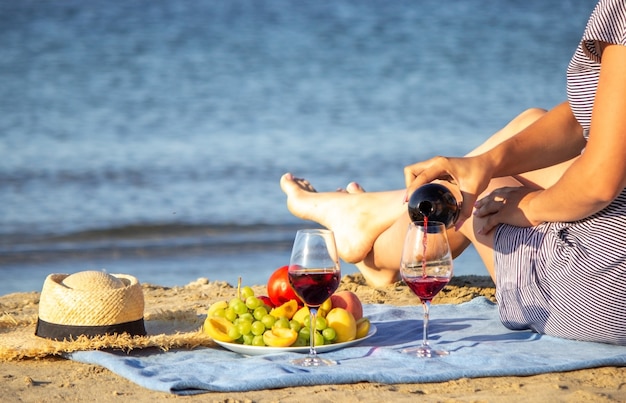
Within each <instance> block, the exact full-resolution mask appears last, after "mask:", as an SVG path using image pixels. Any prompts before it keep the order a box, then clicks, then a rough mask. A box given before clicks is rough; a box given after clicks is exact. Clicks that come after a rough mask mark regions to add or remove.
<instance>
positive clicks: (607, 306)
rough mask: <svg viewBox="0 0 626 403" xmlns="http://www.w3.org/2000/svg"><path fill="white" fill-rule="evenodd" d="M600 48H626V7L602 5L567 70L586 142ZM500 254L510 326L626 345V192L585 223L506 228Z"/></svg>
mask: <svg viewBox="0 0 626 403" xmlns="http://www.w3.org/2000/svg"><path fill="white" fill-rule="evenodd" d="M598 41H601V42H608V43H614V44H620V45H626V0H600V1H599V2H598V4H597V6H596V8H595V9H594V11H593V13H592V14H591V17H590V19H589V22H588V23H587V27H586V29H585V31H584V34H583V37H582V40H581V42H580V44H579V46H578V48H577V49H576V52H575V54H574V56H573V57H572V60H571V62H570V64H569V67H568V69H567V93H568V100H569V102H570V105H571V108H572V110H573V112H574V114H575V116H576V119H577V120H578V121H579V123H580V124H581V125H582V126H583V128H584V135H585V137H586V138H588V136H589V126H590V122H591V110H592V105H593V101H594V97H595V92H596V87H597V83H598V77H599V72H600V63H601V53H600V49H599V47H598ZM624 74H626V66H624ZM625 113H626V111H625ZM625 135H626V133H625ZM494 251H495V255H494V256H495V267H496V281H497V299H498V306H499V311H500V318H501V320H502V323H503V324H504V325H505V326H507V327H508V328H511V329H520V330H521V329H532V330H534V331H536V332H539V333H543V334H548V335H552V336H557V337H563V338H568V339H575V340H586V341H597V342H603V343H612V344H620V345H626V191H623V192H622V194H621V195H620V196H619V197H618V198H617V199H616V200H614V201H613V202H612V203H611V204H610V205H609V206H608V207H606V208H605V209H603V210H602V211H600V212H598V213H596V214H594V215H592V216H590V217H588V218H586V219H583V220H580V221H576V222H552V223H544V224H541V225H539V226H536V227H531V228H520V227H514V226H510V225H500V226H499V227H498V229H497V230H496V233H495V239H494Z"/></svg>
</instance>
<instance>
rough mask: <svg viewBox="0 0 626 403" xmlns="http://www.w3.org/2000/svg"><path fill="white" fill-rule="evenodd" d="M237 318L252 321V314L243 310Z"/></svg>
mask: <svg viewBox="0 0 626 403" xmlns="http://www.w3.org/2000/svg"><path fill="white" fill-rule="evenodd" d="M239 320H247V321H250V322H254V316H252V314H251V313H250V312H244V313H242V314H239Z"/></svg>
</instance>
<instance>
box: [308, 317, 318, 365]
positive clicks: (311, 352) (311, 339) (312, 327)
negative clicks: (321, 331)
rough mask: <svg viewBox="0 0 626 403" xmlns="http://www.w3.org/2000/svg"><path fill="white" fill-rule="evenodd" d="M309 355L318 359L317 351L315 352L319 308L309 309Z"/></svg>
mask: <svg viewBox="0 0 626 403" xmlns="http://www.w3.org/2000/svg"><path fill="white" fill-rule="evenodd" d="M309 312H310V314H309V320H310V321H311V322H310V324H309V346H310V349H309V355H310V356H311V357H312V358H315V357H317V351H315V324H316V323H317V308H311V307H309Z"/></svg>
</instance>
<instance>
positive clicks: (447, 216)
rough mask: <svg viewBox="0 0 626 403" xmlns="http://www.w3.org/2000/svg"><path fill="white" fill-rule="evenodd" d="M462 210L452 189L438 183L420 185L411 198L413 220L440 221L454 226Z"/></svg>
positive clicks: (410, 214)
mask: <svg viewBox="0 0 626 403" xmlns="http://www.w3.org/2000/svg"><path fill="white" fill-rule="evenodd" d="M460 212H461V210H460V208H459V204H458V203H457V201H456V198H455V197H454V195H453V194H452V192H450V190H449V189H448V188H447V187H445V186H443V185H440V184H438V183H428V184H426V185H423V186H420V187H419V188H417V189H416V190H415V192H413V194H412V195H411V197H410V198H409V217H410V218H411V220H412V221H424V218H427V219H428V221H429V222H433V221H438V222H440V223H442V224H444V225H445V226H446V228H450V227H452V225H454V223H455V221H456V220H457V218H459V213H460Z"/></svg>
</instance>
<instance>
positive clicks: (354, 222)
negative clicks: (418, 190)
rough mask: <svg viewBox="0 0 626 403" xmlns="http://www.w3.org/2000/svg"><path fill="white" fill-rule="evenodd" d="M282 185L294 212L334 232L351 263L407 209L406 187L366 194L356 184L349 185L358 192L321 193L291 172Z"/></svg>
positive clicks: (359, 258) (344, 257) (355, 261)
mask: <svg viewBox="0 0 626 403" xmlns="http://www.w3.org/2000/svg"><path fill="white" fill-rule="evenodd" d="M280 186H281V188H282V190H283V192H285V194H286V195H287V207H288V208H289V211H291V213H292V214H293V215H295V216H296V217H299V218H302V219H304V220H310V221H314V222H317V223H319V224H321V225H323V226H324V227H326V228H328V229H330V230H332V231H333V232H334V234H335V241H336V243H337V249H338V252H339V256H340V257H341V259H343V260H344V261H346V262H348V263H358V262H361V261H362V260H363V259H365V257H366V256H367V254H368V253H369V252H370V251H371V249H372V246H373V245H374V241H376V239H377V238H378V236H379V235H380V234H381V233H382V232H383V231H385V230H386V229H387V228H389V226H391V224H393V223H394V222H395V220H396V219H397V218H398V217H400V215H401V214H406V211H407V209H406V205H404V204H403V200H402V197H403V193H404V191H403V190H402V191H392V192H372V193H365V192H364V191H363V190H362V188H361V187H360V186H359V185H358V184H355V185H349V186H348V188H349V189H350V191H353V192H354V193H351V192H350V191H348V190H346V191H345V192H323V193H318V192H317V191H316V190H315V188H313V186H312V185H311V184H310V183H309V182H308V181H306V180H304V179H300V178H295V177H294V176H293V175H291V174H289V173H287V174H285V175H283V176H282V178H281V179H280Z"/></svg>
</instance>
